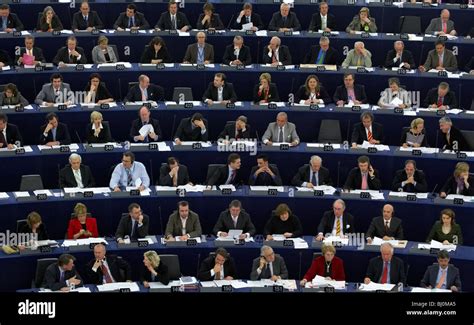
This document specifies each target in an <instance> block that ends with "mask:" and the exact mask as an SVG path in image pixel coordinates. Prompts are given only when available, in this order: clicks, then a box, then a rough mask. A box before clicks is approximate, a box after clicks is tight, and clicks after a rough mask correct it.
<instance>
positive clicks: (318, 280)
mask: <svg viewBox="0 0 474 325" xmlns="http://www.w3.org/2000/svg"><path fill="white" fill-rule="evenodd" d="M306 286H307V287H311V286H312V287H313V288H318V287H333V288H335V289H338V290H343V289H346V281H335V280H326V279H325V278H324V277H322V276H319V275H316V277H315V278H314V279H313V281H311V283H309V282H307V283H306Z"/></svg>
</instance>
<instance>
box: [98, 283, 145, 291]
mask: <svg viewBox="0 0 474 325" xmlns="http://www.w3.org/2000/svg"><path fill="white" fill-rule="evenodd" d="M97 289H98V290H99V292H107V291H118V290H120V289H130V292H139V291H140V288H139V287H138V284H136V283H135V282H115V283H106V284H102V285H98V286H97Z"/></svg>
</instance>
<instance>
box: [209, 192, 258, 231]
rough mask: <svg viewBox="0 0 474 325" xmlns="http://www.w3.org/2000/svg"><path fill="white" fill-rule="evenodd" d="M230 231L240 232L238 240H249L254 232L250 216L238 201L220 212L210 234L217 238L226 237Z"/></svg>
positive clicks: (234, 201)
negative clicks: (238, 230)
mask: <svg viewBox="0 0 474 325" xmlns="http://www.w3.org/2000/svg"><path fill="white" fill-rule="evenodd" d="M231 229H240V230H242V234H240V236H239V239H245V238H250V237H252V236H253V235H255V232H256V229H255V226H254V225H253V223H252V220H251V219H250V215H249V214H248V213H247V212H245V210H244V209H243V208H242V203H240V201H239V200H233V201H232V202H230V204H229V208H228V209H226V210H224V211H222V212H221V214H220V215H219V219H217V222H216V225H215V226H214V229H213V230H212V232H213V233H214V234H215V235H216V236H217V237H227V236H228V233H229V230H231Z"/></svg>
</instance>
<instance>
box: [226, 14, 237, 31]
mask: <svg viewBox="0 0 474 325" xmlns="http://www.w3.org/2000/svg"><path fill="white" fill-rule="evenodd" d="M234 16H235V13H234V14H232V17H230V20H229V23H228V24H227V30H230V24H232V21H233V20H234Z"/></svg>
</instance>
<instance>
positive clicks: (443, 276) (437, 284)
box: [436, 270, 446, 289]
mask: <svg viewBox="0 0 474 325" xmlns="http://www.w3.org/2000/svg"><path fill="white" fill-rule="evenodd" d="M445 279H446V270H441V276H440V277H439V282H438V283H436V288H437V289H441V287H442V286H443V284H444V280H445Z"/></svg>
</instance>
